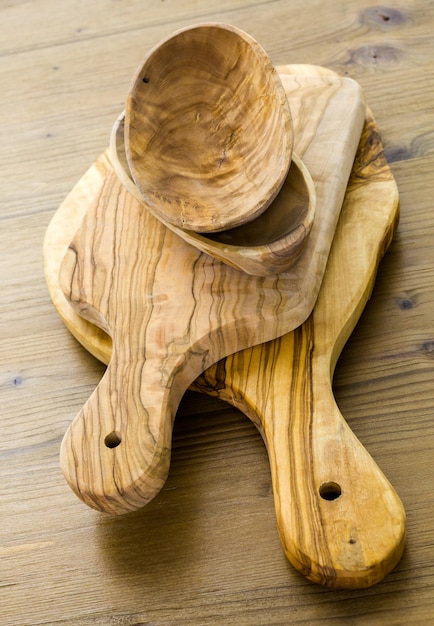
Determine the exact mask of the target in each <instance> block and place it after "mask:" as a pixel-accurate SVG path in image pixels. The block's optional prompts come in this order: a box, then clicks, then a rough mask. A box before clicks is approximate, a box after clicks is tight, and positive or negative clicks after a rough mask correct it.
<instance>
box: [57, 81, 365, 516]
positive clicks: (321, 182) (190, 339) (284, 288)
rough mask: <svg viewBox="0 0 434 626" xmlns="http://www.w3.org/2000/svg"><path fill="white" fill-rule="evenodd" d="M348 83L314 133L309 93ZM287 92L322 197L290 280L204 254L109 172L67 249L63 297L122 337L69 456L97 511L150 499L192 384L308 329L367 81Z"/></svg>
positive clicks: (73, 480) (300, 86) (69, 470)
mask: <svg viewBox="0 0 434 626" xmlns="http://www.w3.org/2000/svg"><path fill="white" fill-rule="evenodd" d="M342 81H344V82H345V84H346V85H347V88H348V91H347V97H348V99H347V100H346V101H345V103H343V102H342V103H341V107H337V108H333V110H331V109H330V108H328V109H327V115H326V116H325V117H321V119H320V120H317V122H318V124H317V125H315V124H312V119H311V116H310V111H311V110H312V109H311V107H310V106H309V107H306V109H307V110H308V111H309V115H308V116H307V118H306V117H305V116H304V108H303V102H304V97H305V98H306V99H307V101H308V102H309V103H310V102H311V101H312V99H314V98H315V94H316V93H319V95H320V98H324V97H328V98H330V99H332V98H333V95H334V94H335V93H336V92H339V93H341V88H342ZM284 84H285V86H286V88H287V89H293V90H294V92H295V93H297V92H299V93H300V94H301V93H303V94H305V96H303V97H300V99H299V101H298V105H299V109H298V111H297V107H295V109H296V110H295V114H294V132H295V137H297V140H296V144H297V142H298V148H297V153H298V154H300V155H302V157H303V160H304V162H305V163H306V165H307V166H308V168H309V171H310V172H311V175H312V178H313V180H314V182H315V185H316V189H317V209H316V218H315V222H314V225H313V228H312V231H311V234H310V237H309V241H308V242H307V244H306V248H305V251H304V252H303V254H302V255H301V257H300V259H299V261H297V263H296V264H295V266H294V267H293V269H292V271H291V272H288V273H285V274H280V275H278V276H275V277H266V278H257V277H252V276H248V275H246V274H245V273H243V272H239V271H237V270H234V269H232V268H230V267H228V266H227V265H225V264H223V263H221V262H219V261H218V260H216V259H214V258H212V257H210V256H209V255H207V254H203V253H201V252H200V251H199V250H197V249H196V248H194V247H192V246H190V245H188V244H186V242H185V241H183V240H182V239H181V238H180V237H177V236H176V235H174V234H173V233H172V232H171V231H170V230H168V229H167V228H165V227H164V226H163V225H162V224H161V222H159V221H158V220H156V219H155V218H154V217H153V216H152V215H151V214H150V213H149V212H148V211H144V210H143V206H142V205H141V204H140V203H139V202H138V201H137V199H136V198H134V197H133V196H132V195H131V194H130V193H129V192H128V191H127V190H126V189H125V188H124V187H123V185H122V184H121V182H120V181H119V179H118V177H117V176H116V174H115V173H114V171H113V169H108V170H107V172H106V174H105V175H104V177H103V180H102V184H101V185H100V186H99V188H98V189H97V190H95V191H96V193H95V195H94V196H93V201H92V202H91V204H90V206H89V208H88V211H87V212H86V214H85V216H84V219H83V221H82V223H81V225H80V228H79V229H78V231H77V233H76V235H75V236H74V238H73V240H72V242H71V243H70V245H69V247H68V250H67V252H66V255H65V258H64V260H63V262H62V265H61V269H60V283H61V287H62V290H63V292H64V294H65V296H66V298H67V299H68V301H69V302H70V303H71V304H72V306H73V307H74V308H75V310H76V311H77V312H78V313H79V314H80V315H81V316H82V317H84V318H86V319H87V320H88V321H91V322H92V323H94V324H96V325H98V326H99V327H100V328H102V329H103V330H104V331H105V332H107V333H108V334H110V335H111V337H112V341H113V344H112V356H111V360H110V363H109V366H108V368H107V371H106V373H105V375H104V376H103V378H102V380H101V382H100V384H99V385H98V387H97V389H96V390H95V392H94V393H93V394H92V396H91V397H90V398H89V400H88V402H86V404H85V405H84V407H83V409H82V410H81V411H80V413H79V414H78V415H77V417H76V418H75V419H74V420H73V422H72V424H71V425H70V427H69V429H68V431H67V433H66V435H65V438H64V440H63V443H62V448H61V465H62V469H63V472H64V474H65V477H66V479H67V481H68V483H69V484H70V486H71V487H72V489H73V490H74V491H75V492H76V494H77V495H78V496H79V497H80V498H82V499H83V500H84V501H85V502H86V503H87V504H89V505H90V506H92V507H94V508H96V509H99V510H102V511H106V512H110V513H124V512H127V511H130V510H134V509H137V508H139V507H141V506H143V505H144V504H146V503H147V502H148V501H149V500H150V499H151V498H152V497H154V496H155V494H156V493H158V491H159V490H160V489H161V487H162V486H163V484H164V482H165V480H166V477H167V472H168V469H169V463H170V448H171V436H172V426H173V419H174V416H175V413H176V410H177V407H178V404H179V401H180V399H181V397H182V395H183V393H184V391H185V390H186V389H187V388H188V386H189V385H190V384H191V383H192V382H193V381H194V379H195V378H196V377H197V376H198V375H199V374H201V373H202V372H203V371H204V370H205V369H207V368H208V367H209V366H210V365H211V364H212V363H215V362H216V361H218V360H219V359H221V358H223V357H224V356H226V355H228V354H230V353H232V352H233V351H238V350H241V349H244V348H247V347H249V346H251V345H256V344H259V343H263V342H265V341H269V340H271V339H274V338H275V337H279V336H281V335H283V334H285V333H287V332H289V331H291V330H293V329H294V328H296V327H298V326H299V325H300V324H301V323H303V321H304V320H305V319H306V318H307V317H308V315H309V314H310V312H311V310H312V308H313V305H314V302H315V300H316V297H317V294H318V291H319V287H320V283H321V280H322V277H323V273H324V269H325V264H326V260H327V256H328V253H329V250H330V246H331V241H332V238H333V234H334V231H335V227H336V223H337V219H338V216H339V212H340V209H341V206H342V202H343V197H344V193H345V186H346V181H347V180H348V178H349V175H350V172H351V168H352V162H353V158H354V155H355V153H356V149H357V144H358V141H359V138H360V133H361V129H362V126H363V120H364V115H365V108H364V104H363V98H362V96H361V92H360V88H359V87H358V85H357V83H355V82H354V81H350V80H348V79H339V78H338V77H336V76H335V75H330V76H326V77H324V78H321V79H320V78H319V77H318V78H314V79H312V78H310V77H308V76H296V75H291V74H286V75H285V77H284ZM324 84H326V85H327V86H328V89H327V90H325V89H324ZM325 91H326V93H327V94H328V95H326V96H325ZM351 96H352V97H351ZM293 101H294V102H295V98H294V99H293ZM296 104H297V102H296ZM293 111H294V107H293ZM332 120H333V121H334V123H332ZM337 120H338V122H339V123H338V124H337ZM331 127H333V135H332V136H330V128H331ZM348 127H349V128H350V131H349V130H348ZM357 129H358V130H357ZM332 140H333V142H334V144H333V145H334V146H335V149H334V150H332V151H330V142H331V141H332ZM324 145H326V146H327V150H325V149H324ZM326 153H327V154H326ZM349 154H351V158H348V157H349ZM343 156H345V157H346V158H345V160H342V159H343ZM344 181H345V184H344Z"/></svg>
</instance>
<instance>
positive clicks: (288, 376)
mask: <svg viewBox="0 0 434 626" xmlns="http://www.w3.org/2000/svg"><path fill="white" fill-rule="evenodd" d="M397 220H398V193H397V188H396V183H395V181H394V179H393V176H392V173H391V171H390V168H389V166H388V164H387V161H386V160H385V158H384V154H383V146H382V144H381V141H380V139H379V135H378V129H377V127H376V124H375V122H374V120H373V119H372V117H370V118H369V119H368V120H367V123H366V125H365V129H364V133H363V135H362V140H361V144H360V148H359V151H358V154H357V158H356V162H355V165H354V169H353V173H352V177H351V180H350V184H349V187H348V192H347V195H346V199H345V204H344V207H343V209H342V215H341V221H340V223H339V226H338V229H337V231H336V236H335V241H334V242H333V247H332V250H331V253H330V257H329V262H328V264H327V270H326V274H325V277H324V281H323V284H322V287H321V291H320V294H319V297H318V300H317V303H316V305H315V308H314V310H313V312H312V315H311V317H310V318H309V320H307V321H306V322H305V323H304V324H303V325H302V326H301V327H300V328H298V329H296V330H295V331H293V332H292V333H290V334H288V335H286V336H285V337H283V338H281V339H280V340H275V341H274V342H270V343H267V344H265V345H262V346H256V347H254V348H252V349H250V350H247V351H243V352H241V353H238V354H235V355H232V356H230V357H228V358H227V359H225V360H224V361H222V362H220V363H218V364H217V365H215V366H213V367H211V368H210V369H208V370H207V372H206V373H205V374H204V376H203V377H201V378H200V379H198V380H197V381H196V382H195V384H194V387H193V388H195V389H197V390H201V391H207V392H208V393H214V394H216V395H218V396H219V397H220V398H222V399H225V400H226V401H228V402H230V403H232V404H234V406H236V407H237V408H239V409H240V410H242V411H243V412H244V413H245V414H246V415H249V416H250V419H252V421H253V422H254V423H255V424H256V425H257V426H258V428H259V430H260V432H261V433H262V436H263V438H264V441H265V443H266V446H267V450H268V455H269V459H270V464H271V471H272V480H273V490H274V497H275V507H276V515H277V523H278V529H279V532H280V536H281V540H282V544H283V546H284V549H285V552H286V554H287V556H288V558H289V560H290V561H291V562H292V563H293V564H294V565H295V567H296V568H297V569H299V570H300V571H301V572H303V573H304V574H305V575H306V576H307V577H308V578H310V579H311V580H313V581H315V582H320V583H322V584H325V585H328V586H331V587H349V588H358V587H365V586H370V585H372V584H375V583H377V582H378V581H379V580H381V579H382V578H383V577H384V576H385V575H386V574H387V573H388V572H389V571H390V570H391V569H392V568H393V567H394V566H395V565H396V563H397V562H398V560H399V559H400V558H401V556H402V552H403V549H404V543H405V535H406V524H405V513H404V509H403V507H402V504H401V501H400V499H399V497H398V496H397V495H396V493H395V491H394V490H393V488H392V487H391V485H390V483H389V482H388V481H387V479H386V478H385V476H384V475H383V474H382V472H381V471H380V470H379V468H378V467H376V466H375V464H374V463H373V461H372V459H371V457H369V455H368V453H367V452H366V450H365V449H364V448H363V446H362V445H361V444H360V442H359V441H358V440H357V439H356V438H355V436H354V434H353V433H352V431H351V430H350V429H349V427H348V426H347V424H346V422H345V421H344V419H343V417H342V415H341V413H340V411H339V409H338V407H337V405H336V402H335V400H334V397H333V393H332V387H331V378H332V375H333V371H334V368H335V365H336V361H337V359H338V356H339V354H340V352H341V350H342V347H343V345H344V343H345V341H346V340H347V339H348V336H349V335H350V333H351V331H352V330H353V328H354V326H355V324H356V321H357V320H358V318H359V316H360V314H361V311H362V309H363V307H364V305H365V303H366V301H367V299H368V297H369V295H370V293H371V290H372V286H373V281H374V279H375V275H376V269H377V266H378V262H379V260H380V259H381V257H382V256H383V254H384V252H385V250H386V249H387V247H388V246H389V244H390V242H391V238H392V235H393V232H394V230H395V227H396V224H397Z"/></svg>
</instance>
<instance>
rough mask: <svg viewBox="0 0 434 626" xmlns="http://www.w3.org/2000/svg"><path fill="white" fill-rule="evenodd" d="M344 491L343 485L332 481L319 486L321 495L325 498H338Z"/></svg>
mask: <svg viewBox="0 0 434 626" xmlns="http://www.w3.org/2000/svg"><path fill="white" fill-rule="evenodd" d="M341 493H342V489H341V486H340V485H338V483H334V482H332V481H330V482H327V483H323V484H322V485H321V487H320V488H319V495H320V496H321V498H322V499H323V500H330V501H331V500H336V499H337V498H339V496H340V495H341Z"/></svg>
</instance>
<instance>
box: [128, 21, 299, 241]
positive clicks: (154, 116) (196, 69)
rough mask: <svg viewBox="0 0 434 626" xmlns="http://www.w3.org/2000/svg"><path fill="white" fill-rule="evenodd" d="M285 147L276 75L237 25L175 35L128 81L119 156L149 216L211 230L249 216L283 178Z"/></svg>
mask: <svg viewBox="0 0 434 626" xmlns="http://www.w3.org/2000/svg"><path fill="white" fill-rule="evenodd" d="M292 145H293V127H292V120H291V111H290V108H289V105H288V101H287V99H286V94H285V90H284V89H283V86H282V83H281V81H280V78H279V76H278V74H277V72H276V70H275V68H274V66H273V64H272V63H271V60H270V59H269V57H268V55H267V54H266V52H265V50H263V48H262V47H261V46H260V45H259V44H258V43H257V42H256V41H255V40H254V39H253V37H251V36H250V35H248V34H247V33H245V32H243V31H241V30H240V29H238V28H235V27H233V26H230V25H228V24H199V25H197V24H196V25H193V26H191V27H187V28H184V29H181V30H180V31H177V32H175V33H173V34H172V35H170V36H169V37H168V38H166V39H164V40H163V41H162V42H160V43H158V44H157V45H156V46H155V47H154V48H153V49H152V50H151V51H150V52H149V53H148V54H147V56H146V58H145V59H144V61H143V63H142V64H141V65H140V66H139V68H138V70H137V72H136V75H135V76H134V79H133V83H132V86H131V89H130V91H129V94H128V98H127V104H126V114H125V148H126V154H127V158H128V163H129V166H130V171H131V173H132V175H133V178H134V181H135V183H136V185H137V187H138V189H139V190H140V192H141V194H142V195H143V197H144V199H145V201H146V204H147V205H148V208H149V210H150V211H151V212H152V213H153V214H154V215H155V216H156V217H159V218H161V219H162V220H163V221H164V222H169V223H171V224H175V225H176V226H178V227H180V228H187V229H189V230H193V231H196V232H215V231H221V230H228V229H230V228H234V227H236V226H240V225H241V224H244V223H246V222H249V221H250V220H252V219H254V218H255V217H258V216H259V215H261V213H263V211H264V210H265V209H266V208H267V207H268V205H269V204H270V203H271V202H272V201H273V200H274V198H275V196H276V195H277V193H278V192H279V190H280V188H281V186H282V184H283V182H284V180H285V178H286V175H287V172H288V169H289V165H290V163H291V156H292Z"/></svg>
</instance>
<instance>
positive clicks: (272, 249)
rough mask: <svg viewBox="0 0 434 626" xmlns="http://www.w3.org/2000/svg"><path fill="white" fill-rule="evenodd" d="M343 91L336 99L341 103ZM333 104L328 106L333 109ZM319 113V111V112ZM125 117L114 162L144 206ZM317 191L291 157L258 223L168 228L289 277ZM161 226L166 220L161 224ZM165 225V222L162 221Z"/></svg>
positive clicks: (229, 258) (260, 271) (253, 270)
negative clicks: (215, 229)
mask: <svg viewBox="0 0 434 626" xmlns="http://www.w3.org/2000/svg"><path fill="white" fill-rule="evenodd" d="M343 91H344V89H342V90H341V91H339V92H338V93H337V94H336V97H339V96H340V95H341V93H342V92H343ZM334 102H335V98H332V99H331V100H330V99H327V101H326V102H325V103H324V104H325V105H327V106H333V105H334ZM315 113H318V108H317V109H316V110H315ZM124 122H125V117H124V113H122V114H121V115H120V116H119V117H118V119H117V120H116V122H115V124H114V126H113V130H112V134H111V137H110V159H111V162H112V164H113V167H114V170H115V172H116V174H117V175H118V177H119V178H120V180H121V181H122V184H123V185H124V186H125V187H126V188H127V189H128V191H129V192H130V193H131V194H132V195H133V196H135V197H136V198H137V199H138V200H139V201H140V202H143V201H144V200H143V197H142V194H141V193H140V191H139V190H138V189H137V187H136V185H135V183H134V181H133V178H132V176H131V173H130V171H129V166H128V162H127V157H126V154H125V141H124V139H125V138H124ZM315 206H316V191H315V185H314V183H313V180H312V177H311V175H310V173H309V171H308V169H307V167H306V166H305V165H304V163H303V161H302V160H301V159H300V158H299V157H298V156H297V155H296V154H295V153H294V152H293V153H292V161H291V165H290V168H289V171H288V175H287V177H286V179H285V182H284V183H283V185H282V187H281V189H280V191H279V193H278V194H277V196H276V197H275V199H274V200H273V202H272V203H271V204H270V206H269V207H268V208H267V209H266V210H265V211H264V212H263V213H261V215H260V216H259V217H257V218H255V219H254V220H252V221H250V222H247V223H246V224H242V225H241V226H238V227H237V228H233V229H231V230H226V231H222V232H219V233H212V234H211V233H208V234H200V233H195V232H194V231H192V230H185V229H184V228H179V227H178V226H175V225H174V224H170V223H168V222H167V223H166V226H167V227H168V228H170V230H172V231H173V232H174V233H176V234H177V235H179V236H180V237H182V238H183V239H184V240H185V241H187V243H190V244H191V245H193V246H195V247H196V248H198V249H199V250H201V251H202V252H206V253H207V254H210V255H212V256H214V257H215V258H217V259H219V260H220V261H222V262H223V263H227V264H228V265H230V266H231V267H235V268H236V269H240V270H242V271H244V272H246V273H247V274H252V275H253V276H268V275H273V274H278V273H281V272H285V271H288V270H289V269H290V268H291V267H292V266H293V265H294V263H295V261H296V260H297V259H298V257H299V256H300V254H301V252H302V250H303V248H304V246H305V244H306V241H307V237H308V235H309V233H310V231H311V229H312V225H313V220H314V216H315ZM161 221H163V220H161ZM163 223H164V221H163Z"/></svg>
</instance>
